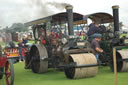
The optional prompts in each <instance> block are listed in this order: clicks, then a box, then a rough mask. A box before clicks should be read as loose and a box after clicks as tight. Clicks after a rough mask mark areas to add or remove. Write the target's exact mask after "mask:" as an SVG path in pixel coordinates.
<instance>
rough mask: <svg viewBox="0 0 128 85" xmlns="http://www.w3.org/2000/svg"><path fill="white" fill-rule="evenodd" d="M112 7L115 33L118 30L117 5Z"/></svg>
mask: <svg viewBox="0 0 128 85" xmlns="http://www.w3.org/2000/svg"><path fill="white" fill-rule="evenodd" d="M112 9H113V18H114V33H116V32H117V31H119V12H118V9H119V6H118V5H115V6H112Z"/></svg>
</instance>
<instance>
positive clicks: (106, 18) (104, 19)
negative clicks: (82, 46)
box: [84, 12, 113, 24]
mask: <svg viewBox="0 0 128 85" xmlns="http://www.w3.org/2000/svg"><path fill="white" fill-rule="evenodd" d="M88 18H90V19H91V20H92V21H95V22H98V23H99V24H104V23H110V22H113V16H112V15H110V14H108V13H104V12H98V13H93V14H89V15H85V16H84V19H85V20H87V19H88Z"/></svg>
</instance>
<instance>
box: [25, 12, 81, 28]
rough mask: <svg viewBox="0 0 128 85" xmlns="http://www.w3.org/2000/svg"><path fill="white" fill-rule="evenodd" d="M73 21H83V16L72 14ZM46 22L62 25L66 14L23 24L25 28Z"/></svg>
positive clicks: (65, 19)
mask: <svg viewBox="0 0 128 85" xmlns="http://www.w3.org/2000/svg"><path fill="white" fill-rule="evenodd" d="M73 20H74V21H79V20H83V15H82V14H79V13H73ZM46 22H51V23H52V24H62V23H66V22H67V12H61V13H58V14H55V15H51V16H48V17H44V18H40V19H37V20H34V21H30V22H27V23H25V25H26V26H32V25H37V24H42V23H46Z"/></svg>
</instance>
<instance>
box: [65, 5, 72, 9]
mask: <svg viewBox="0 0 128 85" xmlns="http://www.w3.org/2000/svg"><path fill="white" fill-rule="evenodd" d="M65 9H73V6H72V5H67V6H66V7H65Z"/></svg>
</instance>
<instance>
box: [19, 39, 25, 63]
mask: <svg viewBox="0 0 128 85" xmlns="http://www.w3.org/2000/svg"><path fill="white" fill-rule="evenodd" d="M23 46H24V44H23V43H22V40H19V43H18V48H19V54H20V57H19V62H22V61H23V56H22V48H23Z"/></svg>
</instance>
